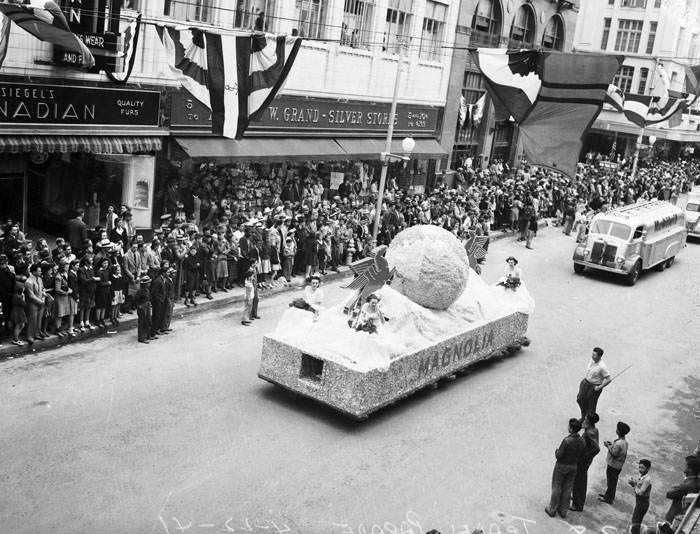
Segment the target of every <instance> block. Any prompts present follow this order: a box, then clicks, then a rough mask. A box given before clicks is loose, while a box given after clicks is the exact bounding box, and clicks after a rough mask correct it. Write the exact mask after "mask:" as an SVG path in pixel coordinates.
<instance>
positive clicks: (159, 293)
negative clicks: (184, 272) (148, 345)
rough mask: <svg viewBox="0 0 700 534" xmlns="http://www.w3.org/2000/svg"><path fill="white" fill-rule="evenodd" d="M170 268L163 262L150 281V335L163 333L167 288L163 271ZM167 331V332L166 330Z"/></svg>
mask: <svg viewBox="0 0 700 534" xmlns="http://www.w3.org/2000/svg"><path fill="white" fill-rule="evenodd" d="M169 268H170V264H169V263H168V262H165V263H164V264H163V265H162V266H161V268H160V271H159V272H158V275H157V276H156V277H155V278H154V279H153V282H152V283H151V307H152V310H153V311H152V319H151V337H155V336H156V335H159V334H162V333H163V319H164V317H165V301H166V299H167V288H166V284H165V273H166V271H167V270H168V269H169ZM166 333H167V332H166Z"/></svg>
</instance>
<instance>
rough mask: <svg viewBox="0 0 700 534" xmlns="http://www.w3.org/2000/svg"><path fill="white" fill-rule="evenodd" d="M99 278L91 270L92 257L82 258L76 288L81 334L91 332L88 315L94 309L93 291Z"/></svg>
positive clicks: (92, 327)
mask: <svg viewBox="0 0 700 534" xmlns="http://www.w3.org/2000/svg"><path fill="white" fill-rule="evenodd" d="M99 280H100V279H99V278H97V277H96V276H95V272H94V270H93V268H92V256H90V255H87V256H83V258H82V259H81V260H80V267H79V268H78V288H79V291H80V305H79V307H78V320H79V322H78V328H79V329H80V331H81V332H85V331H86V330H93V329H94V328H95V327H94V326H93V325H92V324H90V314H91V312H92V309H93V308H94V307H95V291H96V290H97V282H99Z"/></svg>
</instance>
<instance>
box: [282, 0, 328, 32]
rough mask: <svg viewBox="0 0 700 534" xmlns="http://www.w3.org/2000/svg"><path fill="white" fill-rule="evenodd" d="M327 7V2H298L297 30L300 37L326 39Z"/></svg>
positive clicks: (299, 0)
mask: <svg viewBox="0 0 700 534" xmlns="http://www.w3.org/2000/svg"><path fill="white" fill-rule="evenodd" d="M288 1H289V0H288ZM327 7H328V2H327V0H296V12H295V19H296V23H297V27H296V28H295V30H296V32H297V33H298V34H299V36H301V37H306V38H307V39H323V38H324V37H325V34H326V32H325V25H326V15H327ZM292 33H294V31H292Z"/></svg>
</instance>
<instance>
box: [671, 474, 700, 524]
mask: <svg viewBox="0 0 700 534" xmlns="http://www.w3.org/2000/svg"><path fill="white" fill-rule="evenodd" d="M698 491H700V478H698V477H689V478H686V479H685V480H684V481H683V482H681V483H680V484H678V485H677V486H673V487H672V488H671V490H670V491H668V492H667V493H666V498H668V499H671V501H672V502H671V506H670V507H669V509H668V512H666V521H668V522H669V523H672V522H673V518H674V517H676V516H677V515H678V514H682V513H683V497H685V496H686V495H688V493H697V492H698Z"/></svg>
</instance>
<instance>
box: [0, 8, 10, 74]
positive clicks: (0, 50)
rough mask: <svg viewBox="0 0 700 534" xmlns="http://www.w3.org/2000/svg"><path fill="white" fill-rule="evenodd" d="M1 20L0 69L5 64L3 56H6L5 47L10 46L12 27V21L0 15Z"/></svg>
mask: <svg viewBox="0 0 700 534" xmlns="http://www.w3.org/2000/svg"><path fill="white" fill-rule="evenodd" d="M0 18H2V25H1V26H0V68H1V67H2V64H3V63H5V56H6V55H7V47H8V45H9V44H10V29H11V27H12V21H11V20H10V19H9V18H8V17H6V16H4V15H0Z"/></svg>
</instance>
